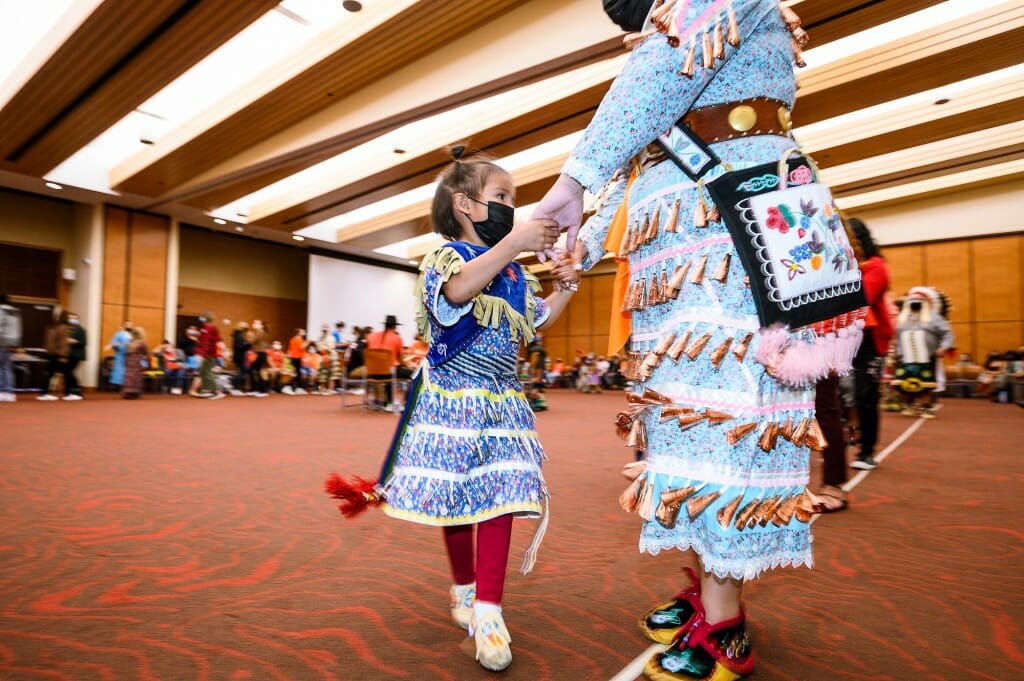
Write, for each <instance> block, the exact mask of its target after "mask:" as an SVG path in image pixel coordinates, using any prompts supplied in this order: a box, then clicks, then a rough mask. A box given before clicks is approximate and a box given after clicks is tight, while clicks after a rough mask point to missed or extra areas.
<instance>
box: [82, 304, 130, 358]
mask: <svg viewBox="0 0 1024 681" xmlns="http://www.w3.org/2000/svg"><path fill="white" fill-rule="evenodd" d="M126 319H128V310H127V308H126V307H125V306H124V305H121V304H112V303H103V318H102V322H101V324H100V337H99V338H97V339H96V342H98V343H100V344H101V345H100V347H101V348H103V349H102V351H101V352H102V353H103V354H104V355H108V354H110V353H109V352H108V351H107V347H108V346H107V343H109V342H110V339H111V338H113V337H114V333H115V332H116V331H117V330H118V329H119V328H121V324H123V323H124V321H125V320H126ZM90 342H92V340H91V339H90Z"/></svg>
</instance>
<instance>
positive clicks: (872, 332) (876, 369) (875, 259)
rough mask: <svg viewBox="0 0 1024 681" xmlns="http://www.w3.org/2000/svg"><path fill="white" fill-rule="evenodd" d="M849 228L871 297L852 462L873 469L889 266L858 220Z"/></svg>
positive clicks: (857, 369)
mask: <svg viewBox="0 0 1024 681" xmlns="http://www.w3.org/2000/svg"><path fill="white" fill-rule="evenodd" d="M849 222H850V229H851V230H852V231H853V234H854V236H856V237H857V241H858V242H859V243H860V247H861V251H863V253H864V259H863V260H862V261H861V262H860V263H859V265H860V271H861V277H862V280H863V282H864V293H865V294H866V295H867V298H868V306H869V308H870V309H869V311H868V316H867V319H865V320H864V339H863V340H862V341H861V344H860V349H859V350H858V351H857V356H856V357H854V359H853V379H854V385H855V392H856V402H857V418H858V420H859V421H860V452H859V453H858V454H857V458H856V459H854V460H853V462H851V463H850V466H851V467H852V468H858V469H860V470H867V471H869V470H871V469H873V468H874V467H875V466H877V465H878V463H877V462H876V461H875V456H874V455H875V445H877V444H878V420H879V416H878V413H879V410H878V402H879V399H880V397H881V392H880V390H879V386H880V384H881V379H882V362H883V360H884V358H885V355H886V354H887V353H888V352H889V343H890V341H892V336H893V328H892V319H891V318H890V317H889V312H888V310H887V309H886V305H885V292H886V291H887V290H888V289H889V267H888V265H886V264H885V260H884V259H883V258H882V253H881V251H880V250H879V248H878V245H877V244H876V243H875V241H874V239H873V238H872V236H871V230H869V229H868V226H867V225H865V224H864V222H863V221H862V220H859V219H858V218H850V220H849Z"/></svg>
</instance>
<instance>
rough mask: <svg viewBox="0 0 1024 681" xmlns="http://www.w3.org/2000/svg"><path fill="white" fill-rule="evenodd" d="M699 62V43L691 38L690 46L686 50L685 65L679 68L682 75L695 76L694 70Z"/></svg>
mask: <svg viewBox="0 0 1024 681" xmlns="http://www.w3.org/2000/svg"><path fill="white" fill-rule="evenodd" d="M696 62H697V43H696V42H694V40H693V38H690V47H688V48H687V50H686V58H685V59H683V67H682V68H681V69H679V75H680V76H686V77H687V78H693V70H694V67H695V66H696Z"/></svg>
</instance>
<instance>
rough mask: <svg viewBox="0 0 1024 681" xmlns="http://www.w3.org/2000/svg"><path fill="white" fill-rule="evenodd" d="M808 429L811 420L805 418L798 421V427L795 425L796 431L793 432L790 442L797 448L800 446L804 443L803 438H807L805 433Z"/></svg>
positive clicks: (807, 417)
mask: <svg viewBox="0 0 1024 681" xmlns="http://www.w3.org/2000/svg"><path fill="white" fill-rule="evenodd" d="M810 427H811V418H810V417H809V416H805V417H804V418H803V419H801V420H800V423H799V425H797V427H796V430H794V431H793V438H792V440H790V442H792V443H793V444H795V445H796V446H797V447H800V446H802V445H803V443H804V438H805V437H807V431H808V429H810Z"/></svg>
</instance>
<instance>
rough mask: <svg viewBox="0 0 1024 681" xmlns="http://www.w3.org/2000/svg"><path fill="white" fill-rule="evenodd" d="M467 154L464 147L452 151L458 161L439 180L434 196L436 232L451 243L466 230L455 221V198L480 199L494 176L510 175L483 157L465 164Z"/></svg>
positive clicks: (478, 155)
mask: <svg viewBox="0 0 1024 681" xmlns="http://www.w3.org/2000/svg"><path fill="white" fill-rule="evenodd" d="M465 151H466V147H464V146H461V145H456V146H454V147H452V148H451V153H452V157H453V158H454V159H455V161H454V162H453V163H452V164H451V165H450V166H448V167H447V168H445V169H444V170H443V171H441V174H440V175H438V176H437V191H435V192H434V204H433V206H432V207H431V209H430V221H431V223H432V225H433V227H434V231H435V232H437V233H438V234H440V235H441V236H443V237H444V238H445V239H448V240H449V241H455V240H457V239H459V238H461V237H462V226H461V225H460V224H459V221H458V220H456V219H455V209H454V208H452V196H453V195H454V194H466V195H467V196H479V195H480V192H481V190H483V188H484V185H486V184H487V180H489V179H490V177H491V175H494V174H495V173H504V172H506V171H505V170H504V169H502V168H500V167H498V166H497V165H495V163H494V162H493V161H492V160H491V159H490V158H488V157H486V156H483V155H481V154H475V155H473V156H471V157H469V158H467V159H465V160H463V158H462V154H464V153H465Z"/></svg>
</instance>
